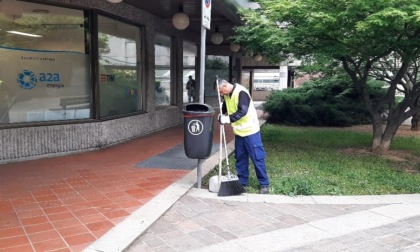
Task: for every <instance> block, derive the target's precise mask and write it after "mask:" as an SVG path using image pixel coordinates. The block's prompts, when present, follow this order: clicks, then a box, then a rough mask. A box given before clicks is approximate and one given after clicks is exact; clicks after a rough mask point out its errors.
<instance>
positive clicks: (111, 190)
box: [0, 122, 232, 252]
mask: <svg viewBox="0 0 420 252" xmlns="http://www.w3.org/2000/svg"><path fill="white" fill-rule="evenodd" d="M217 124H218V123H217ZM217 124H216V122H215V125H217ZM218 132H219V131H218V127H215V128H214V140H217V139H218ZM228 137H229V139H232V133H231V132H228ZM181 143H183V125H180V126H175V127H171V128H168V129H166V130H162V131H159V132H155V133H153V134H150V135H147V136H143V137H140V138H137V139H135V140H131V141H129V142H126V143H123V144H118V145H114V146H111V147H108V148H104V149H101V150H97V151H90V152H85V153H80V154H74V155H68V156H61V157H54V158H44V159H38V160H31V161H22V162H14V163H8V164H0V251H1V252H5V251H19V252H25V251H60V252H61V251H77V252H78V251H82V250H83V249H84V248H86V247H87V246H88V245H90V244H91V243H92V242H94V241H96V240H97V239H99V238H100V237H101V236H103V235H104V234H105V233H107V232H108V231H109V230H110V229H112V228H113V227H115V226H116V225H117V224H118V223H120V222H121V221H122V220H124V219H125V218H126V217H127V216H130V215H131V214H132V213H133V212H135V211H136V210H137V209H139V208H141V207H142V206H144V204H145V203H147V202H149V201H150V200H151V199H154V198H155V197H156V196H157V195H158V194H159V193H161V192H162V191H163V190H164V189H166V188H168V187H170V185H171V184H172V183H173V182H175V181H177V180H179V179H180V178H182V177H184V176H185V175H186V174H188V173H190V172H191V171H190V170H183V169H159V168H147V167H146V168H144V167H143V168H137V167H135V165H136V164H138V163H140V162H143V161H145V160H147V159H149V158H152V157H154V156H156V155H158V154H160V153H162V152H165V151H167V150H169V149H171V148H173V147H174V146H177V145H179V144H181Z"/></svg>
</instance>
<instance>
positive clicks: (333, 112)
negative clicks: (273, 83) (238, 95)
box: [263, 75, 385, 127]
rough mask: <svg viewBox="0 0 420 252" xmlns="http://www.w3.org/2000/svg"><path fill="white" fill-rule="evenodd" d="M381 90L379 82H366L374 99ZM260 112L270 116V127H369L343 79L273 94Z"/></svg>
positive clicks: (330, 78)
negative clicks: (274, 124) (273, 124)
mask: <svg viewBox="0 0 420 252" xmlns="http://www.w3.org/2000/svg"><path fill="white" fill-rule="evenodd" d="M382 87H383V83H382V82H379V81H370V82H369V88H370V89H371V90H370V92H371V94H372V95H373V96H374V97H375V96H376V97H379V96H381V95H384V94H385V89H383V88H382ZM374 97H373V98H374ZM263 109H264V111H265V112H268V114H269V115H270V116H269V118H268V119H267V121H268V122H270V123H281V124H286V125H306V126H309V125H311V126H340V127H342V126H351V125H358V124H369V123H371V118H370V114H369V113H368V112H367V110H366V109H365V106H364V104H363V103H362V101H361V100H360V98H359V95H358V94H357V92H356V91H355V90H354V88H353V87H352V83H351V81H350V80H349V79H348V78H347V77H346V76H345V75H336V76H327V77H320V78H317V79H314V80H311V81H309V82H306V83H304V85H303V86H302V87H300V88H294V89H285V90H281V91H274V92H273V93H271V94H270V95H269V96H268V97H267V101H266V102H265V103H264V105H263Z"/></svg>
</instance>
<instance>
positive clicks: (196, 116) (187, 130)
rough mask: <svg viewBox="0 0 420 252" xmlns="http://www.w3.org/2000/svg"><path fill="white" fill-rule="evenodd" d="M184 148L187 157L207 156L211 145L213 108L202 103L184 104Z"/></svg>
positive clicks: (201, 157) (198, 157)
mask: <svg viewBox="0 0 420 252" xmlns="http://www.w3.org/2000/svg"><path fill="white" fill-rule="evenodd" d="M183 113H184V150H185V155H186V156H187V157H189V158H196V159H204V158H208V157H209V156H210V153H211V148H212V146H213V115H214V108H213V107H212V106H210V105H207V104H204V103H189V104H186V105H185V106H184V110H183Z"/></svg>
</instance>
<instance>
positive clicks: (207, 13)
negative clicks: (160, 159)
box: [197, 0, 211, 189]
mask: <svg viewBox="0 0 420 252" xmlns="http://www.w3.org/2000/svg"><path fill="white" fill-rule="evenodd" d="M201 6H202V8H201V42H200V45H201V46H200V95H199V102H200V103H204V69H205V67H206V29H209V30H210V20H211V0H202V1H201ZM203 162H204V159H198V164H197V188H199V189H201V176H202V170H203Z"/></svg>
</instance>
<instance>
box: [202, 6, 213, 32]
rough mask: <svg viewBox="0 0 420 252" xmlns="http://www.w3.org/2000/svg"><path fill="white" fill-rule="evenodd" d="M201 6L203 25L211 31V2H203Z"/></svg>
mask: <svg viewBox="0 0 420 252" xmlns="http://www.w3.org/2000/svg"><path fill="white" fill-rule="evenodd" d="M201 6H202V8H201V13H202V16H201V25H202V26H203V27H204V28H206V29H207V30H210V20H211V0H202V4H201Z"/></svg>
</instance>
